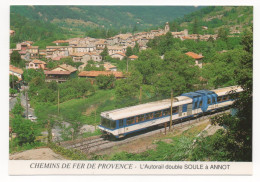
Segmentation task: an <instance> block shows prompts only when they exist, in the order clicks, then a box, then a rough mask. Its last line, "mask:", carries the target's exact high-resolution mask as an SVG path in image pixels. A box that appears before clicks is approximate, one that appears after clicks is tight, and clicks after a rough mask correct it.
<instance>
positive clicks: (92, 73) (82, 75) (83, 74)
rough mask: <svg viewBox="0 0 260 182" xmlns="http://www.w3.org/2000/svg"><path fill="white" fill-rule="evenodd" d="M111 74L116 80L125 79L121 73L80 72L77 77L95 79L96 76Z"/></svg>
mask: <svg viewBox="0 0 260 182" xmlns="http://www.w3.org/2000/svg"><path fill="white" fill-rule="evenodd" d="M111 74H113V75H114V76H115V77H116V78H124V77H125V76H124V75H123V73H122V72H118V71H82V72H80V73H79V74H78V76H81V77H97V76H98V75H106V76H109V75H111Z"/></svg>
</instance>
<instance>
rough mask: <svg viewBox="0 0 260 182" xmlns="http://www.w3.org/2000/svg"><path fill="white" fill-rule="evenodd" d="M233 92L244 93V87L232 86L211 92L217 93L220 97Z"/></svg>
mask: <svg viewBox="0 0 260 182" xmlns="http://www.w3.org/2000/svg"><path fill="white" fill-rule="evenodd" d="M232 90H234V91H236V92H242V91H243V89H242V87H240V86H231V87H224V88H218V89H215V90H211V91H213V92H215V93H216V94H217V95H218V96H221V95H226V94H228V93H229V92H230V91H232Z"/></svg>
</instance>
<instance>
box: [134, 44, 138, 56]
mask: <svg viewBox="0 0 260 182" xmlns="http://www.w3.org/2000/svg"><path fill="white" fill-rule="evenodd" d="M133 54H134V55H138V54H139V44H138V43H137V42H136V43H135V46H134V48H133Z"/></svg>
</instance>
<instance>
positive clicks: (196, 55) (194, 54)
mask: <svg viewBox="0 0 260 182" xmlns="http://www.w3.org/2000/svg"><path fill="white" fill-rule="evenodd" d="M185 54H186V55H188V56H190V57H192V58H193V59H202V58H204V56H202V55H198V54H196V53H194V52H187V53H185Z"/></svg>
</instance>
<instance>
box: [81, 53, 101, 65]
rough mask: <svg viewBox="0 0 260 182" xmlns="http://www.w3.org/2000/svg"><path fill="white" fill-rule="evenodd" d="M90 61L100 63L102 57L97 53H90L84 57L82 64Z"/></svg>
mask: <svg viewBox="0 0 260 182" xmlns="http://www.w3.org/2000/svg"><path fill="white" fill-rule="evenodd" d="M90 60H93V61H96V62H100V61H102V56H100V55H99V53H97V52H88V53H86V54H85V55H84V56H82V60H81V62H83V63H87V62H88V61H90Z"/></svg>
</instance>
